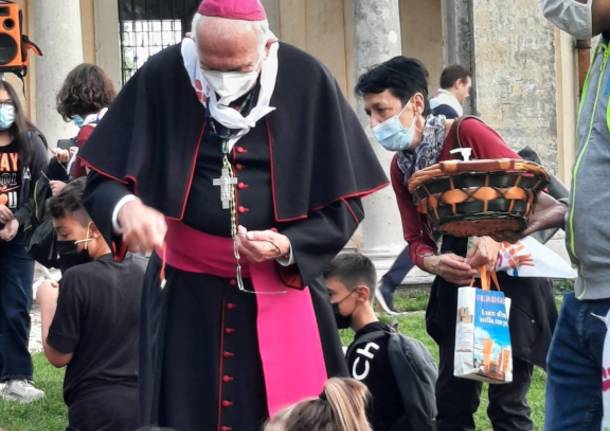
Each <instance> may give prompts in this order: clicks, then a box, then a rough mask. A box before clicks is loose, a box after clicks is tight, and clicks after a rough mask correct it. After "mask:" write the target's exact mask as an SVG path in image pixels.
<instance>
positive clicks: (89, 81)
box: [57, 63, 116, 121]
mask: <svg viewBox="0 0 610 431" xmlns="http://www.w3.org/2000/svg"><path fill="white" fill-rule="evenodd" d="M115 96H116V93H115V91H114V86H113V85H112V81H111V80H110V78H109V77H108V75H106V73H105V72H104V71H103V70H102V68H101V67H99V66H96V65H94V64H88V63H83V64H80V65H78V66H76V67H75V68H74V69H72V71H71V72H70V73H69V74H68V77H67V78H66V80H65V81H64V84H63V85H62V87H61V90H59V93H58V94H57V112H59V114H60V115H61V116H62V117H63V119H64V120H65V121H70V120H71V119H73V118H74V117H76V116H77V115H80V116H81V117H85V116H87V115H89V114H95V113H96V112H99V111H101V110H102V109H103V108H106V107H108V106H110V104H111V103H112V101H113V100H114V97H115Z"/></svg>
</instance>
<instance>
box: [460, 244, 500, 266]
mask: <svg viewBox="0 0 610 431" xmlns="http://www.w3.org/2000/svg"><path fill="white" fill-rule="evenodd" d="M500 248H501V244H500V243H499V242H496V241H494V240H493V239H491V238H490V237H488V236H482V237H480V238H476V239H475V240H474V243H473V245H472V248H471V249H470V250H468V255H467V256H466V262H467V263H468V264H469V265H470V266H471V267H472V268H480V267H482V266H487V268H488V269H489V270H490V271H494V270H495V267H496V260H497V259H498V252H499V251H500Z"/></svg>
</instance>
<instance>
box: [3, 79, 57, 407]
mask: <svg viewBox="0 0 610 431" xmlns="http://www.w3.org/2000/svg"><path fill="white" fill-rule="evenodd" d="M46 165H47V155H46V143H45V141H44V137H43V136H42V134H41V133H40V132H39V131H38V129H36V127H34V125H32V124H31V123H30V122H29V121H28V119H27V118H26V116H25V114H24V111H23V108H22V106H21V103H20V102H19V99H18V98H17V94H16V93H15V90H14V89H13V87H12V86H11V85H10V84H9V83H8V82H5V81H0V399H4V400H8V401H17V402H22V403H28V402H32V401H35V400H38V399H40V398H42V397H43V396H44V393H43V392H42V391H41V390H39V389H37V388H35V387H34V386H33V384H32V359H31V357H30V354H29V352H28V339H29V332H30V316H29V310H30V307H31V304H32V281H33V280H32V279H33V272H34V261H33V259H32V258H31V257H29V256H28V255H27V253H26V249H25V242H26V240H25V237H26V234H27V232H28V229H29V226H30V219H31V214H32V195H33V192H34V185H33V184H34V183H35V181H37V179H38V178H39V177H40V175H41V172H42V171H43V170H44V169H46Z"/></svg>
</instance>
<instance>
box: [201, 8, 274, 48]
mask: <svg viewBox="0 0 610 431" xmlns="http://www.w3.org/2000/svg"><path fill="white" fill-rule="evenodd" d="M210 18H214V17H209V16H205V15H202V14H200V13H199V12H196V13H195V16H193V21H192V24H191V38H192V39H193V40H194V41H195V43H197V30H199V26H200V25H202V24H204V23H205V20H206V19H210ZM231 21H239V22H242V23H243V25H244V26H250V27H251V28H252V30H254V31H256V34H257V35H258V44H259V51H261V53H262V52H264V50H265V46H266V45H267V41H269V40H270V39H272V38H273V33H271V29H270V28H269V21H267V20H263V21H245V20H231Z"/></svg>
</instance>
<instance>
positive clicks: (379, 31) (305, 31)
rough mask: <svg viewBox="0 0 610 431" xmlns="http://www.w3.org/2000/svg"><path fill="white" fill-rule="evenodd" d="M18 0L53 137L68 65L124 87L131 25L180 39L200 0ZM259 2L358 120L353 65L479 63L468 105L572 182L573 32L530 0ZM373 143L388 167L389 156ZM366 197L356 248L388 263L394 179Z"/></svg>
mask: <svg viewBox="0 0 610 431" xmlns="http://www.w3.org/2000/svg"><path fill="white" fill-rule="evenodd" d="M18 2H19V3H20V4H21V5H22V7H23V9H24V12H25V15H26V17H27V20H26V21H27V22H26V28H27V31H28V33H29V34H30V36H31V37H32V39H33V40H34V41H36V42H37V43H38V44H39V45H40V46H41V48H42V49H43V51H44V52H45V56H44V57H43V58H41V59H34V60H33V65H32V68H31V70H30V74H29V75H28V77H27V79H26V82H25V92H26V95H27V99H26V105H27V107H28V110H29V113H30V115H31V117H32V118H33V119H34V120H35V121H36V123H37V124H38V125H39V127H40V128H41V129H42V130H43V132H44V133H45V134H46V135H47V136H48V137H49V140H50V142H55V141H56V140H57V139H58V138H62V137H68V136H71V135H73V134H74V132H75V130H74V129H73V126H71V125H69V124H65V123H63V122H62V120H61V118H60V117H59V115H58V114H57V113H56V112H55V94H56V93H57V91H58V89H59V87H60V86H61V83H62V81H63V79H64V78H65V76H66V74H67V73H68V71H69V70H70V69H72V68H73V67H74V66H75V65H77V64H78V63H80V62H83V61H86V62H90V63H96V64H98V65H100V66H101V67H103V68H104V69H105V70H106V71H107V72H108V73H109V75H110V76H111V77H112V79H113V81H114V82H115V84H116V85H117V87H120V86H121V85H122V84H123V81H124V79H125V77H126V76H127V75H128V74H129V70H128V69H129V68H134V67H137V65H138V64H140V63H141V62H142V61H143V60H145V58H143V57H145V56H146V55H145V54H146V53H144V54H142V52H144V51H142V50H141V49H140V50H138V47H137V45H138V44H144V43H148V44H152V38H153V35H151V34H147V35H146V36H145V37H141V36H138V35H137V34H136V33H137V32H136V26H138V25H139V26H140V27H138V28H140V29H142V28H145V29H148V30H149V31H148V33H150V32H152V33H154V32H155V31H157V30H155V29H158V30H159V29H160V30H159V31H161V32H163V31H164V30H163V29H164V27H163V26H165V25H167V26H168V27H167V32H169V33H168V34H170V36H171V34H173V35H174V36H175V37H176V40H179V39H180V37H181V36H182V34H183V33H185V32H186V31H188V23H189V20H190V17H191V16H192V13H193V12H194V10H195V6H196V4H197V3H198V1H197V0H18ZM263 3H264V4H265V6H266V8H267V12H268V15H269V20H270V24H271V27H272V29H273V31H274V32H275V33H276V35H277V36H278V37H279V38H280V39H281V40H283V41H285V42H288V43H292V44H294V45H296V46H298V47H300V48H302V49H304V50H306V51H308V52H310V53H311V54H313V55H314V56H316V57H317V58H319V59H320V60H321V61H322V62H323V63H325V64H326V65H327V66H328V67H329V68H330V69H331V70H332V71H333V73H334V74H335V76H336V78H337V81H338V82H339V84H340V86H341V87H342V89H343V90H344V92H345V94H346V95H347V97H348V98H349V99H350V101H351V102H352V103H353V104H354V107H355V108H356V110H357V111H358V113H359V115H360V118H361V119H362V123H363V124H364V125H365V126H366V124H367V119H366V117H365V115H364V114H363V112H362V109H361V106H360V105H359V103H358V101H357V100H356V98H355V97H354V95H353V90H352V89H353V87H354V84H355V81H356V78H357V76H358V74H360V73H361V72H362V71H364V70H366V69H367V68H368V67H370V66H371V65H374V64H377V63H379V62H382V61H385V60H387V59H389V58H391V57H392V56H395V55H400V54H404V55H407V56H413V57H417V58H419V59H420V60H422V61H423V62H424V63H425V64H426V65H427V66H428V68H429V69H430V77H431V79H430V93H431V94H432V93H434V91H436V88H437V86H438V79H439V76H440V72H441V70H442V68H443V66H445V65H448V64H452V63H460V64H462V65H464V66H466V67H468V68H470V69H471V70H472V71H473V73H474V86H473V92H472V96H473V97H472V100H471V101H470V102H469V107H468V110H469V111H470V112H473V113H477V114H479V115H481V116H482V117H483V119H484V120H486V121H487V122H488V123H489V124H491V125H492V126H494V127H496V128H497V129H498V130H499V131H500V133H501V134H502V135H503V136H504V137H505V139H506V140H507V142H508V143H509V144H510V145H511V146H513V147H514V148H516V149H519V148H521V147H523V146H525V145H529V146H531V147H532V148H534V149H535V150H537V151H538V152H539V154H540V155H541V156H542V159H543V160H544V163H545V164H546V165H547V166H548V167H550V168H551V170H552V171H553V172H555V173H556V174H557V175H558V176H559V177H560V178H561V179H562V180H564V181H566V182H567V181H568V180H569V172H570V167H571V164H572V162H573V159H574V153H575V142H574V127H575V117H576V105H577V85H576V60H575V58H576V55H575V48H574V41H573V40H572V39H571V38H570V37H569V36H567V35H565V34H562V33H560V32H559V31H557V30H555V29H553V28H552V27H551V26H550V25H549V24H548V23H547V22H546V21H545V19H544V18H543V17H542V15H541V14H540V12H539V11H538V6H537V3H538V2H537V0H514V1H512V2H510V7H507V2H506V1H503V0H353V1H351V0H263ZM155 22H158V23H159V24H158V25H159V26H161V27H158V26H157V24H155ZM138 23H139V24H138ZM142 25H146V26H148V27H141V26H142ZM154 26H157V27H154ZM127 30H129V32H131V33H129V32H128V31H127ZM127 33H129V34H127ZM134 34H135V36H134ZM147 38H148V39H147ZM127 39H129V40H127ZM165 42H167V41H165ZM160 44H161V43H160V42H158V41H157V42H156V45H155V46H154V47H153V49H149V50H148V51H149V52H151V53H152V52H154V51H155V50H157V49H160V47H159V46H158V45H160ZM134 53H136V54H134ZM138 53H139V54H138ZM134 56H135V57H137V58H134ZM367 130H368V127H367ZM368 133H369V135H370V131H369V132H368ZM372 145H373V146H374V148H375V151H376V153H377V155H378V157H379V159H380V160H381V162H382V163H383V165H384V166H386V167H388V166H389V162H390V159H391V156H392V154H390V153H388V152H386V151H385V150H383V149H381V148H380V146H379V145H375V143H374V142H372ZM365 206H366V211H367V218H366V220H365V222H364V223H363V226H362V227H361V229H360V230H359V232H358V234H357V235H356V236H355V238H354V239H353V241H352V244H351V246H352V247H355V248H357V249H359V250H361V251H363V252H364V253H367V254H368V255H370V256H371V257H373V258H374V260H375V262H376V264H377V266H378V269H379V270H380V271H384V270H385V269H387V268H388V267H389V265H390V264H391V262H392V260H393V258H394V256H395V255H396V254H397V253H398V252H399V251H400V250H401V248H402V247H403V246H404V241H403V240H402V232H401V226H400V222H399V216H398V210H397V207H396V203H395V200H394V195H393V192H392V190H391V188H387V189H385V190H384V191H382V192H380V193H378V194H376V195H375V196H373V197H371V198H368V199H367V200H366V201H365ZM420 275H421V274H420Z"/></svg>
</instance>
